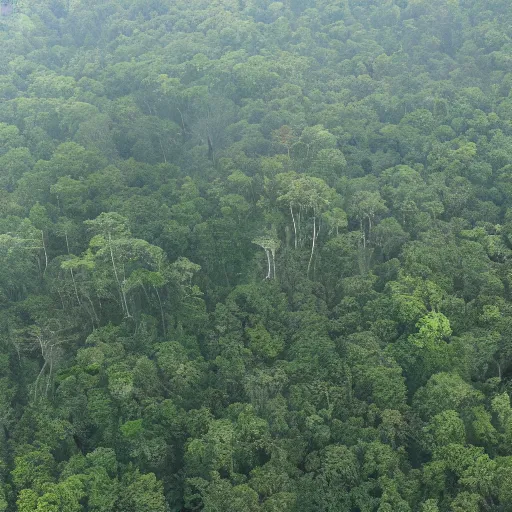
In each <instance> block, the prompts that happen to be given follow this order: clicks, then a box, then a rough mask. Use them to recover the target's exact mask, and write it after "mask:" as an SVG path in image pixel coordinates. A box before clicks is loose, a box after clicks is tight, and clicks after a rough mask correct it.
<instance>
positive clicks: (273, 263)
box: [272, 250, 276, 279]
mask: <svg viewBox="0 0 512 512" xmlns="http://www.w3.org/2000/svg"><path fill="white" fill-rule="evenodd" d="M272 266H273V267H274V279H275V278H276V251H275V250H272Z"/></svg>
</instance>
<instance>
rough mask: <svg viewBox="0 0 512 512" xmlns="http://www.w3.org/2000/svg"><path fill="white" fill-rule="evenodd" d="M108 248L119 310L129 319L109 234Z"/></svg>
mask: <svg viewBox="0 0 512 512" xmlns="http://www.w3.org/2000/svg"><path fill="white" fill-rule="evenodd" d="M108 248H109V249H110V259H111V260H112V268H113V269H114V275H115V277H116V283H117V287H118V289H119V297H120V298H121V308H122V310H123V313H125V312H126V316H127V317H128V318H130V317H131V315H130V311H129V310H128V303H127V302H126V295H125V293H124V290H123V287H122V285H121V282H120V281H119V275H118V273H117V267H116V263H115V260H114V251H113V250H112V238H111V236H110V233H109V234H108Z"/></svg>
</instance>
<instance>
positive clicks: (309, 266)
mask: <svg viewBox="0 0 512 512" xmlns="http://www.w3.org/2000/svg"><path fill="white" fill-rule="evenodd" d="M315 241H316V217H313V242H312V244H311V256H310V257H309V263H308V272H307V276H308V277H309V269H310V268H311V262H312V261H313V253H314V252H315Z"/></svg>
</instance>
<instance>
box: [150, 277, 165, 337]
mask: <svg viewBox="0 0 512 512" xmlns="http://www.w3.org/2000/svg"><path fill="white" fill-rule="evenodd" d="M153 288H154V289H155V292H156V296H157V297H158V304H159V305H160V315H161V316H162V331H163V334H164V338H165V336H166V332H165V314H164V308H163V306H162V299H161V298H160V294H159V293H158V288H157V287H156V286H153Z"/></svg>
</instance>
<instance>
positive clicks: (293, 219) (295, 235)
mask: <svg viewBox="0 0 512 512" xmlns="http://www.w3.org/2000/svg"><path fill="white" fill-rule="evenodd" d="M290 213H291V214H292V221H293V234H294V237H295V249H297V225H296V224H295V216H294V215H293V208H292V205H291V204H290Z"/></svg>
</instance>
